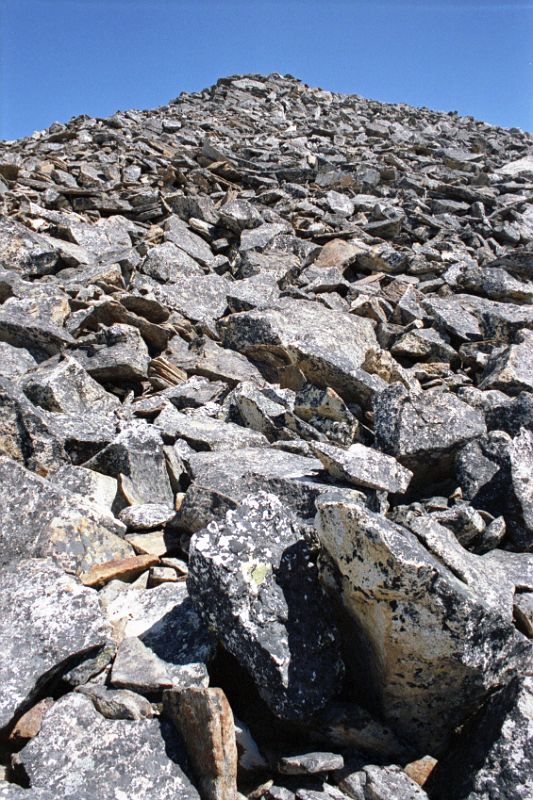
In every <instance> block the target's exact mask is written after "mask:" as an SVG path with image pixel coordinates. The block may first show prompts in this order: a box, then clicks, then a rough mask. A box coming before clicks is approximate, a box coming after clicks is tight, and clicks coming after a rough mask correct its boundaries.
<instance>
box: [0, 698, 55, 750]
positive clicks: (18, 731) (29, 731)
mask: <svg viewBox="0 0 533 800" xmlns="http://www.w3.org/2000/svg"><path fill="white" fill-rule="evenodd" d="M53 705H54V701H53V699H52V698H51V697H45V698H44V700H40V701H39V702H38V703H36V704H35V705H34V706H32V708H30V709H29V711H26V713H25V714H23V715H22V716H21V717H20V718H19V719H18V720H17V722H16V723H15V725H14V726H13V728H12V729H11V731H10V732H9V739H10V741H11V742H13V743H14V744H20V743H25V742H26V741H27V740H28V739H33V737H34V736H37V734H38V733H39V731H40V730H41V725H42V721H43V717H44V715H45V714H46V712H47V711H48V709H49V708H51V707H52V706H53Z"/></svg>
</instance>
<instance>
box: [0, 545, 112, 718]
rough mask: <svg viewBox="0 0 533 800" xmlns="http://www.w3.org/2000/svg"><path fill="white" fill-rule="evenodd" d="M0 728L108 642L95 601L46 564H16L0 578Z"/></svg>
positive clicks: (88, 591)
mask: <svg viewBox="0 0 533 800" xmlns="http://www.w3.org/2000/svg"><path fill="white" fill-rule="evenodd" d="M0 581H1V585H2V592H1V595H0V610H1V614H0V618H1V625H0V639H1V641H2V648H1V653H2V656H1V658H0V679H1V682H2V694H1V697H0V728H4V727H6V726H7V725H8V724H9V723H10V722H11V721H12V720H14V718H15V717H16V715H17V714H20V712H21V711H23V710H26V709H27V708H28V706H29V705H30V704H31V702H32V700H33V699H34V698H35V697H36V695H37V694H38V692H39V691H40V690H41V689H42V688H43V687H44V686H45V685H46V684H47V683H48V682H49V681H51V680H52V679H53V678H54V677H56V676H57V675H58V674H59V673H61V672H64V671H66V669H67V668H68V667H69V666H71V665H72V663H73V662H74V661H75V660H76V659H78V660H79V659H80V658H83V657H88V656H90V655H91V654H93V653H94V651H96V650H99V649H101V648H102V647H103V646H104V645H105V644H106V643H107V642H108V641H109V637H110V628H109V626H108V624H107V623H106V621H105V619H104V617H103V616H102V613H101V610H100V604H99V602H98V595H97V594H96V592H95V591H94V590H93V589H86V588H85V587H84V586H81V585H80V584H79V583H78V581H76V580H75V579H74V578H73V577H72V576H70V575H65V573H64V572H63V571H62V570H61V569H60V568H59V567H58V566H57V565H55V564H54V563H53V561H52V560H51V559H21V560H20V561H18V562H17V563H16V564H11V565H9V566H7V567H4V568H3V569H2V570H1V572H0Z"/></svg>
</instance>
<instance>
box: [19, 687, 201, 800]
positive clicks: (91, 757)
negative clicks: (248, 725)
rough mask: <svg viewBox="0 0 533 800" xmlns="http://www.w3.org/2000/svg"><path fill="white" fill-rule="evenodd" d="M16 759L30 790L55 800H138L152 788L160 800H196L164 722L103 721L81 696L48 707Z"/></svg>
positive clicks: (73, 695) (179, 750) (151, 794)
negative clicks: (87, 797)
mask: <svg viewBox="0 0 533 800" xmlns="http://www.w3.org/2000/svg"><path fill="white" fill-rule="evenodd" d="M19 758H20V761H21V763H22V765H23V766H24V769H25V770H26V772H27V774H28V775H29V778H30V781H31V783H32V786H34V787H36V788H43V789H50V790H52V791H53V792H55V796H56V797H57V796H58V793H59V796H69V795H75V793H76V792H78V791H81V792H86V793H90V794H91V795H92V796H94V797H95V798H96V797H98V798H101V799H102V800H116V798H117V797H120V796H121V795H123V796H124V797H138V798H140V799H141V798H149V797H152V796H153V793H154V787H157V794H158V797H160V798H161V800H171V798H172V800H175V799H176V798H188V799H189V800H198V797H199V795H198V793H197V792H196V789H195V788H194V787H193V785H192V784H191V782H190V781H189V779H188V777H187V776H186V774H185V773H184V771H183V769H182V767H181V766H180V763H182V764H183V761H184V758H183V751H182V750H181V748H180V743H179V742H177V741H176V739H175V737H174V736H172V735H171V733H170V730H169V729H168V728H167V727H166V724H165V722H160V721H159V720H157V719H142V720H135V721H132V720H122V719H121V720H109V719H105V718H104V717H103V716H102V715H101V714H99V713H98V711H97V710H96V709H95V707H94V705H93V703H92V702H91V700H90V699H89V698H88V697H84V696H83V695H81V694H76V693H74V694H70V695H67V696H66V697H63V698H61V700H59V701H58V702H57V703H55V704H54V706H53V707H52V708H51V709H50V711H49V712H48V714H47V715H46V716H45V718H44V721H43V727H42V728H41V733H40V734H39V736H37V737H36V738H35V739H33V740H32V741H31V742H30V743H29V744H28V745H27V746H26V747H25V748H24V750H23V751H22V752H21V754H20V756H19Z"/></svg>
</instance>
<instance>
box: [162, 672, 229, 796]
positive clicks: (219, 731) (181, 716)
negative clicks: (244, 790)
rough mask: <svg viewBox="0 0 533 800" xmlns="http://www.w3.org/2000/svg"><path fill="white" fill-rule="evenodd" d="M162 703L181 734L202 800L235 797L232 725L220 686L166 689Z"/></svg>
mask: <svg viewBox="0 0 533 800" xmlns="http://www.w3.org/2000/svg"><path fill="white" fill-rule="evenodd" d="M164 706H165V710H166V711H167V713H168V714H169V716H170V717H171V718H172V720H173V722H174V724H175V725H176V727H177V728H178V729H179V730H180V732H181V734H182V736H183V739H184V741H185V746H186V748H187V753H188V756H189V759H190V762H191V765H192V768H193V771H194V773H195V774H196V777H197V781H198V790H199V792H200V795H201V797H202V800H235V798H236V796H237V744H236V740H235V724H234V720H233V712H232V710H231V707H230V704H229V703H228V700H227V698H226V695H225V694H224V692H223V691H222V689H203V688H191V689H186V690H185V691H182V692H175V691H167V692H165V693H164Z"/></svg>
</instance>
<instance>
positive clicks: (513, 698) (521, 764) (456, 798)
mask: <svg viewBox="0 0 533 800" xmlns="http://www.w3.org/2000/svg"><path fill="white" fill-rule="evenodd" d="M427 789H428V791H429V792H430V796H431V797H432V798H433V797H434V798H436V800H452V798H453V800H466V798H468V800H478V799H479V800H488V798H491V800H492V798H494V800H524V798H526V797H530V796H531V795H532V793H533V679H532V678H531V677H525V678H522V679H518V678H516V679H515V680H513V681H512V682H511V683H510V684H509V685H508V686H507V687H505V688H504V689H501V690H500V691H498V692H495V693H494V694H493V695H492V696H491V697H490V698H489V700H488V701H487V702H486V703H485V704H484V705H483V707H482V708H481V709H480V710H479V711H478V712H477V713H476V714H475V716H474V717H473V718H472V719H470V720H469V721H468V723H467V724H466V725H465V726H464V728H463V730H462V731H461V733H460V734H459V735H458V736H457V737H456V738H455V739H454V741H453V743H452V746H451V747H450V750H449V751H448V752H447V753H446V755H445V756H444V758H443V759H441V761H439V763H438V764H437V766H436V768H435V770H434V772H433V773H432V775H431V776H430V778H429V782H428V785H427Z"/></svg>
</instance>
